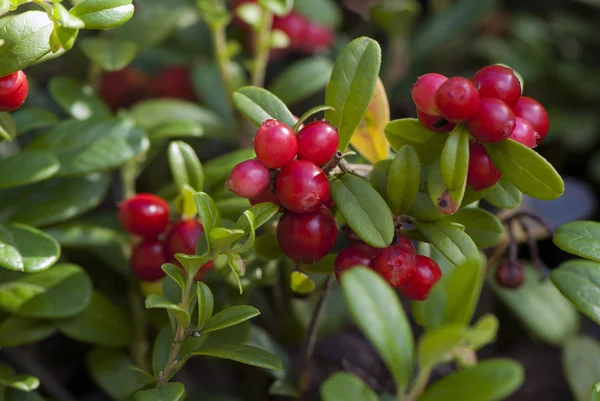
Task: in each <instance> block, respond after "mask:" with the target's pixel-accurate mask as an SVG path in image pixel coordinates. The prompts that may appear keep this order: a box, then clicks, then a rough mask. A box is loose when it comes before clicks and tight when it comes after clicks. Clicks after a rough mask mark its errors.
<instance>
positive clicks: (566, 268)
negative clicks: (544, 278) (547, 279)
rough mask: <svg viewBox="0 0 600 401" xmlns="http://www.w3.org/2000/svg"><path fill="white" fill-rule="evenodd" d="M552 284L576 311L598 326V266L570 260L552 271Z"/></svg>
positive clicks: (599, 297)
mask: <svg viewBox="0 0 600 401" xmlns="http://www.w3.org/2000/svg"><path fill="white" fill-rule="evenodd" d="M551 277H552V282H553V283H554V285H555V286H556V288H558V290H559V291H560V292H561V293H562V294H563V295H564V296H565V297H567V299H568V300H569V301H571V303H572V304H573V305H575V307H576V308H577V309H579V310H580V311H581V312H583V313H584V314H586V315H587V316H588V317H589V318H590V319H592V320H593V321H594V322H596V323H598V324H600V264H599V263H597V262H592V261H589V260H570V261H568V262H565V263H563V264H561V265H560V267H559V268H558V269H555V270H553V271H552V275H551Z"/></svg>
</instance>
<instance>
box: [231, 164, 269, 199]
mask: <svg viewBox="0 0 600 401" xmlns="http://www.w3.org/2000/svg"><path fill="white" fill-rule="evenodd" d="M270 182H271V174H270V173H269V170H268V169H267V168H266V167H265V166H264V165H263V164H262V163H261V162H259V161H258V160H256V159H252V160H246V161H243V162H241V163H239V164H238V165H237V166H235V167H234V168H233V169H232V170H231V173H229V178H228V179H227V182H226V184H225V185H227V188H228V189H229V190H230V191H231V192H233V193H234V194H236V195H237V196H241V197H242V198H254V197H256V196H260V195H261V194H262V193H263V192H265V191H266V190H267V189H268V188H269V184H270Z"/></svg>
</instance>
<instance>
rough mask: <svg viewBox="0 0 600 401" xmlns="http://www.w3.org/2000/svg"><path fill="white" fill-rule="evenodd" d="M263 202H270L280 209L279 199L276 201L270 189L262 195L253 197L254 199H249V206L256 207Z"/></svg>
mask: <svg viewBox="0 0 600 401" xmlns="http://www.w3.org/2000/svg"><path fill="white" fill-rule="evenodd" d="M263 202H271V203H274V204H276V205H277V206H279V207H281V202H280V201H279V199H277V196H275V194H274V193H273V191H271V189H270V188H269V189H267V190H266V191H265V192H263V193H262V194H260V195H258V196H255V197H254V198H250V204H251V205H258V204H259V203H263Z"/></svg>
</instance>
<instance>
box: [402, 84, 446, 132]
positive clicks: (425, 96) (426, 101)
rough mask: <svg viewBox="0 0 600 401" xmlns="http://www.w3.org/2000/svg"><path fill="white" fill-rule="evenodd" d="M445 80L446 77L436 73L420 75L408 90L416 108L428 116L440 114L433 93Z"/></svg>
mask: <svg viewBox="0 0 600 401" xmlns="http://www.w3.org/2000/svg"><path fill="white" fill-rule="evenodd" d="M447 80H448V77H446V76H444V75H441V74H436V73H429V74H425V75H421V76H420V77H419V79H417V82H415V83H414V85H413V87H412V89H411V91H410V94H411V95H412V99H413V102H414V103H415V106H417V110H419V111H421V112H422V113H425V114H427V115H429V116H439V115H440V114H439V111H438V108H437V106H436V104H435V94H436V92H437V90H438V88H439V87H440V85H442V84H443V83H444V82H446V81H447ZM423 125H425V124H423Z"/></svg>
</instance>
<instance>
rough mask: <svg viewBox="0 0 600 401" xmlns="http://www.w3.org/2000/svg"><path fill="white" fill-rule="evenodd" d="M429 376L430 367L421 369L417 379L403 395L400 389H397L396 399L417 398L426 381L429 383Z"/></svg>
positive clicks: (414, 399)
mask: <svg viewBox="0 0 600 401" xmlns="http://www.w3.org/2000/svg"><path fill="white" fill-rule="evenodd" d="M430 376H431V369H423V370H421V371H420V372H419V375H418V376H417V379H416V380H415V382H414V384H413V386H412V388H411V389H410V392H409V393H408V394H407V395H406V397H404V394H403V393H402V391H398V401H416V400H417V398H419V397H420V396H421V394H423V392H424V391H425V388H426V387H427V383H429V377H430Z"/></svg>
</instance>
